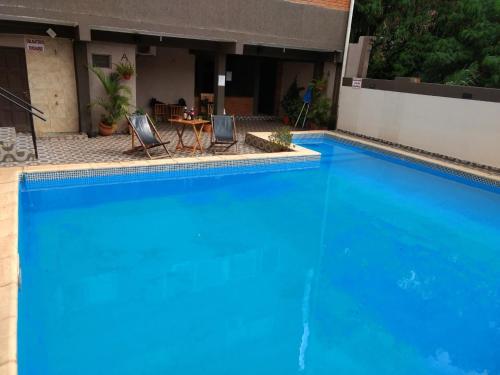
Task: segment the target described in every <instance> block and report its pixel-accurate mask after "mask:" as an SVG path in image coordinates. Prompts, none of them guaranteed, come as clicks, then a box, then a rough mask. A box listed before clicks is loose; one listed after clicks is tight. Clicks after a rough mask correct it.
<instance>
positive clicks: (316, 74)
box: [313, 61, 325, 79]
mask: <svg viewBox="0 0 500 375" xmlns="http://www.w3.org/2000/svg"><path fill="white" fill-rule="evenodd" d="M324 70H325V63H324V62H323V61H318V62H315V63H314V70H313V78H314V79H320V78H322V77H323V71H324Z"/></svg>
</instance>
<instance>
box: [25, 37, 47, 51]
mask: <svg viewBox="0 0 500 375" xmlns="http://www.w3.org/2000/svg"><path fill="white" fill-rule="evenodd" d="M25 44H26V50H28V51H34V52H43V51H45V42H44V41H43V40H42V39H32V38H27V39H26V40H25Z"/></svg>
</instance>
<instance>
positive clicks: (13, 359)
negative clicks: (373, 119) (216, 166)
mask: <svg viewBox="0 0 500 375" xmlns="http://www.w3.org/2000/svg"><path fill="white" fill-rule="evenodd" d="M249 133H250V134H252V135H255V136H258V137H261V138H263V139H264V140H266V141H268V137H269V135H270V134H271V133H270V132H249ZM292 134H293V135H297V136H299V138H300V136H304V137H307V136H308V135H312V134H318V135H323V136H330V137H332V138H334V139H337V140H340V141H346V142H347V143H350V144H353V145H360V146H365V147H366V148H368V149H373V150H375V151H377V150H378V151H382V152H385V153H388V154H391V155H393V156H398V155H399V156H400V157H402V158H404V159H408V160H410V161H413V162H416V163H419V164H424V165H429V164H432V165H435V166H438V167H441V168H443V169H445V170H452V171H455V172H458V173H460V174H467V175H470V176H477V177H479V178H481V179H486V180H489V181H492V182H493V183H494V184H496V185H498V186H500V176H499V175H496V174H490V173H487V172H483V171H479V170H477V169H472V168H468V167H465V166H460V165H456V164H452V163H450V162H446V161H443V160H439V159H435V158H431V157H427V156H423V155H420V154H417V153H413V152H410V151H405V150H401V149H398V148H395V147H391V146H385V145H380V144H377V143H375V142H371V141H368V140H365V139H362V138H359V137H354V136H349V135H345V134H340V133H337V132H335V131H326V130H316V131H293V132H292ZM320 155H321V154H319V153H318V152H316V151H312V150H309V149H307V148H305V147H302V146H300V145H296V144H293V143H292V145H291V150H290V151H285V152H279V153H257V154H240V155H214V156H200V157H190V158H178V159H175V158H174V159H155V160H131V161H120V162H103V163H76V164H45V165H37V166H25V167H7V168H0V194H1V195H2V196H3V197H4V198H5V200H4V201H3V202H2V203H1V205H0V332H1V333H2V336H1V337H0V372H2V374H9V375H10V374H13V375H15V374H17V369H18V366H17V321H18V291H19V284H20V282H19V281H20V268H19V252H18V224H19V223H18V217H19V212H18V210H19V181H20V179H21V177H22V176H23V175H24V174H29V173H50V172H54V173H55V172H63V171H77V170H95V169H100V170H104V169H114V168H127V167H129V168H130V167H148V166H151V167H153V166H158V165H184V166H185V167H186V168H188V167H189V166H190V165H194V164H199V163H209V162H214V161H221V162H224V161H250V160H261V159H275V160H280V159H282V160H284V161H285V162H290V161H289V160H290V159H291V158H292V159H293V158H296V159H298V160H299V159H300V158H301V157H313V158H319V157H320Z"/></svg>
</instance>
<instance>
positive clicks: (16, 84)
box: [0, 47, 32, 132]
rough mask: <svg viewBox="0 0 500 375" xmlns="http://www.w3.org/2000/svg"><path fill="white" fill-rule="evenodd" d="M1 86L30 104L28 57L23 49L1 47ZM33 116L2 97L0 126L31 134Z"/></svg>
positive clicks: (0, 102) (0, 101) (0, 98)
mask: <svg viewBox="0 0 500 375" xmlns="http://www.w3.org/2000/svg"><path fill="white" fill-rule="evenodd" d="M0 86H1V87H3V88H4V89H7V90H9V91H10V92H12V93H13V94H14V95H16V96H18V97H20V98H21V99H23V100H25V101H27V102H28V103H29V102H30V97H29V86H28V73H27V71H26V56H25V54H24V49H23V48H10V47H0ZM31 121H32V119H31V116H30V114H29V113H27V112H25V111H24V110H23V109H21V108H19V107H18V106H16V105H15V104H13V103H11V102H9V101H8V100H7V99H5V98H2V97H0V126H10V127H15V128H16V131H18V132H29V131H30V129H31Z"/></svg>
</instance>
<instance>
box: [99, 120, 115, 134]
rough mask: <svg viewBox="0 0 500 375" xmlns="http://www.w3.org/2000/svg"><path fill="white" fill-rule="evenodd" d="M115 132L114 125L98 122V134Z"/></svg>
mask: <svg viewBox="0 0 500 375" xmlns="http://www.w3.org/2000/svg"><path fill="white" fill-rule="evenodd" d="M114 132H115V125H114V124H113V125H107V124H103V123H102V122H101V123H99V134H100V135H103V136H108V135H112V134H113V133H114Z"/></svg>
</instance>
